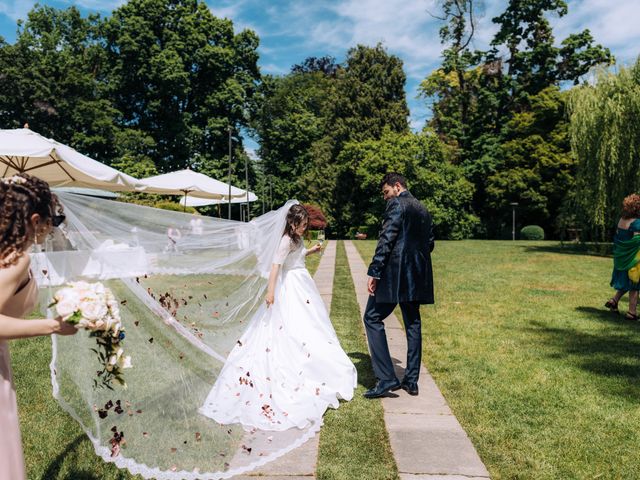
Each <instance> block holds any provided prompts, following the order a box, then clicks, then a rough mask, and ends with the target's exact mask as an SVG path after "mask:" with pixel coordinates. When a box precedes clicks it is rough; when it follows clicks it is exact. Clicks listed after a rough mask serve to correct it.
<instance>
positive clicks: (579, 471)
mask: <svg viewBox="0 0 640 480" xmlns="http://www.w3.org/2000/svg"><path fill="white" fill-rule="evenodd" d="M355 243H356V246H357V247H358V249H359V251H360V253H361V254H362V256H363V258H365V259H366V261H368V260H369V259H370V258H371V255H372V254H373V250H374V248H375V243H374V242H372V241H366V242H355ZM433 261H434V275H435V289H436V305H435V306H425V307H423V311H422V313H423V339H424V342H423V353H424V355H423V361H424V362H425V364H426V366H427V368H428V369H429V370H430V372H431V374H432V375H433V377H434V378H435V380H436V382H437V384H438V386H439V387H440V389H441V390H442V392H443V394H444V396H445V397H446V399H447V401H448V403H449V405H450V406H451V408H452V410H453V412H454V413H455V414H456V416H457V418H458V420H459V421H460V423H461V424H462V425H463V427H464V428H465V430H466V432H467V433H468V434H469V436H470V438H471V439H472V441H473V443H474V445H475V446H476V448H477V450H478V453H479V454H480V456H481V458H482V460H483V461H484V463H485V465H486V466H487V468H488V470H489V472H490V474H491V477H492V478H494V479H560V478H561V479H587V478H598V479H627V478H628V479H632V478H638V472H639V471H640V452H639V450H638V449H637V448H636V446H637V445H638V443H640V428H639V427H638V425H640V354H639V352H640V324H637V323H630V322H628V321H625V320H623V319H622V316H617V315H613V314H610V313H609V312H607V311H605V310H604V309H603V307H602V304H603V303H604V301H605V300H606V298H608V297H609V296H611V294H612V293H613V292H612V290H611V289H610V288H609V286H608V283H609V278H610V275H611V267H612V261H611V259H610V258H604V257H598V256H593V255H588V254H587V255H585V254H581V253H580V252H579V251H576V250H575V249H574V250H571V249H568V250H565V249H562V248H560V247H559V245H558V244H557V243H554V242H496V241H492V242H490V241H461V242H444V241H443V242H437V243H436V250H435V252H434V255H433ZM621 308H622V309H624V308H626V305H623V304H621Z"/></svg>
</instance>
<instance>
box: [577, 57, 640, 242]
mask: <svg viewBox="0 0 640 480" xmlns="http://www.w3.org/2000/svg"><path fill="white" fill-rule="evenodd" d="M569 115H570V117H569V118H570V129H569V132H570V139H571V147H572V149H573V152H574V154H575V156H576V158H577V179H576V187H575V195H574V196H573V198H572V202H571V209H572V210H574V211H575V213H576V220H577V221H578V222H581V224H582V227H583V228H584V229H586V230H587V231H588V232H590V233H591V235H592V238H595V239H598V240H603V239H604V238H607V236H608V235H607V234H608V233H609V230H610V229H611V228H613V226H614V225H615V222H616V221H617V218H618V216H619V214H620V206H621V204H622V200H623V198H624V197H625V196H627V195H629V194H630V193H633V192H638V191H639V190H640V176H638V171H640V157H639V155H638V152H640V132H639V131H638V128H637V126H638V124H639V123H640V60H638V61H636V63H635V65H634V66H633V67H632V68H624V67H620V68H619V71H618V73H612V72H608V71H605V70H600V71H599V72H598V74H597V76H596V83H595V84H594V85H583V86H580V87H577V88H574V89H572V91H571V92H570V94H569ZM585 233H586V232H585Z"/></svg>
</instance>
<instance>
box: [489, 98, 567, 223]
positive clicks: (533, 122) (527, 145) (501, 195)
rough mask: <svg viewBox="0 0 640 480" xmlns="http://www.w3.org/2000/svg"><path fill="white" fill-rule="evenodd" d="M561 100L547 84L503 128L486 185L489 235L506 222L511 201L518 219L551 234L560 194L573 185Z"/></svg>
mask: <svg viewBox="0 0 640 480" xmlns="http://www.w3.org/2000/svg"><path fill="white" fill-rule="evenodd" d="M565 99H566V94H563V93H562V92H560V89H559V88H558V87H548V88H546V89H545V90H543V91H542V92H540V93H538V94H537V95H533V96H531V97H530V105H529V106H528V108H527V110H525V111H522V112H518V113H516V114H515V115H514V116H513V118H512V119H511V120H510V121H509V122H508V124H507V125H506V126H505V133H504V141H503V143H502V144H501V147H500V149H499V151H498V154H497V158H498V159H499V161H500V162H499V168H498V169H497V170H496V171H495V172H494V173H493V174H492V175H490V176H489V178H488V179H487V188H486V191H487V201H488V204H489V205H488V206H489V207H490V209H491V210H492V211H493V212H495V213H494V215H493V221H491V222H490V223H489V228H490V231H491V232H492V233H493V234H494V235H499V232H500V231H501V230H504V228H505V227H506V226H507V225H509V224H510V223H509V222H510V212H511V209H510V207H509V204H510V203H511V202H517V203H519V207H518V209H519V211H520V214H519V218H520V220H521V222H522V223H524V224H535V225H540V226H541V227H543V228H544V229H545V231H547V232H548V233H550V232H553V230H554V227H555V223H556V222H555V219H556V218H557V217H558V214H559V209H560V206H561V205H562V202H563V200H564V197H565V195H566V194H567V192H569V191H571V190H572V188H573V186H574V182H573V176H574V174H575V162H574V160H573V157H572V155H571V152H570V147H569V137H568V123H567V121H566V119H565Z"/></svg>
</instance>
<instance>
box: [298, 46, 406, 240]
mask: <svg viewBox="0 0 640 480" xmlns="http://www.w3.org/2000/svg"><path fill="white" fill-rule="evenodd" d="M405 81H406V76H405V74H404V70H403V66H402V60H400V59H399V58H398V57H396V56H395V55H390V54H389V53H388V52H387V51H386V50H385V48H384V47H383V46H382V45H381V44H378V45H376V46H375V47H366V46H363V45H358V46H356V47H355V48H352V49H350V50H349V52H348V54H347V59H346V61H345V62H344V67H343V68H342V69H340V70H339V71H338V75H337V84H336V94H335V97H334V98H333V99H332V112H331V116H330V118H329V121H328V126H329V128H328V129H327V136H328V137H329V139H328V140H326V141H322V142H321V143H320V144H319V145H318V147H320V148H319V149H318V153H319V154H320V155H318V156H317V157H316V158H315V159H314V160H315V163H316V165H315V168H313V169H312V170H311V171H312V172H313V173H314V174H315V175H318V174H319V175H322V176H315V178H309V177H307V179H308V181H307V182H306V183H307V184H308V185H310V191H314V190H316V191H320V190H321V189H323V188H324V189H325V191H327V190H328V192H327V193H325V194H324V195H323V196H322V197H321V198H320V199H318V202H320V205H321V206H322V207H323V209H324V210H325V212H327V213H328V215H329V217H330V218H332V219H334V220H335V222H332V223H331V225H332V227H333V228H335V229H336V231H337V232H338V233H340V234H344V233H346V232H347V231H348V229H349V228H350V227H351V226H353V225H354V223H353V222H354V218H355V217H357V216H358V215H359V212H358V210H357V207H356V205H358V203H359V199H358V198H357V195H358V194H359V188H358V187H357V185H358V184H357V179H356V178H354V176H353V174H354V172H353V169H352V168H351V165H350V164H349V160H347V157H341V152H342V150H343V149H344V148H345V146H346V145H347V144H348V143H354V142H355V143H357V142H365V141H367V140H378V139H380V138H382V136H383V135H384V134H385V132H391V133H407V132H408V131H409V123H408V119H407V117H408V115H409V109H408V108H407V102H406V98H405V92H404V85H405ZM327 147H328V150H327ZM318 162H320V164H318ZM327 162H329V164H328V165H327ZM318 183H321V184H323V185H318Z"/></svg>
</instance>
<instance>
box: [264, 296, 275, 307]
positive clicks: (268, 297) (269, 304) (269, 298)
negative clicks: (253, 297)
mask: <svg viewBox="0 0 640 480" xmlns="http://www.w3.org/2000/svg"><path fill="white" fill-rule="evenodd" d="M265 301H266V302H267V308H269V307H270V306H271V305H273V302H274V295H273V292H267V298H266V299H265Z"/></svg>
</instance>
